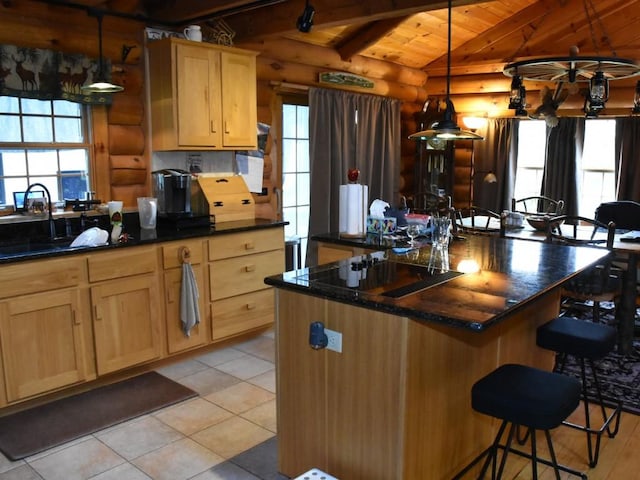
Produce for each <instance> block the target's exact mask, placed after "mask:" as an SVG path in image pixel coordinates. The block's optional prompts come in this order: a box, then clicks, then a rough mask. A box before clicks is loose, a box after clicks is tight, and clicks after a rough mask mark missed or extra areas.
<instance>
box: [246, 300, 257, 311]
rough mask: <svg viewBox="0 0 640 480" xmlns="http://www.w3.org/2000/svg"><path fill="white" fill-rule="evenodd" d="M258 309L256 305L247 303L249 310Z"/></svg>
mask: <svg viewBox="0 0 640 480" xmlns="http://www.w3.org/2000/svg"><path fill="white" fill-rule="evenodd" d="M255 308H256V304H255V303H253V302H252V303H247V310H254V309H255Z"/></svg>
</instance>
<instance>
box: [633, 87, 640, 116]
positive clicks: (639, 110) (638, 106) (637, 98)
mask: <svg viewBox="0 0 640 480" xmlns="http://www.w3.org/2000/svg"><path fill="white" fill-rule="evenodd" d="M631 114H632V115H640V80H638V83H636V93H635V95H634V96H633V108H632V109H631Z"/></svg>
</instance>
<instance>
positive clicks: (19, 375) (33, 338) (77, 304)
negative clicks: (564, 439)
mask: <svg viewBox="0 0 640 480" xmlns="http://www.w3.org/2000/svg"><path fill="white" fill-rule="evenodd" d="M85 295H86V291H85ZM86 305H87V300H85V301H84V302H82V301H81V290H79V289H74V290H58V291H52V292H43V293H39V294H37V295H25V296H21V297H16V298H14V299H12V300H8V301H6V302H3V303H2V305H1V314H0V315H1V316H0V329H1V330H0V332H1V334H0V337H1V340H2V363H3V367H4V378H5V381H6V392H7V400H8V401H9V402H13V401H16V400H22V399H25V398H28V397H30V396H33V395H37V394H40V393H43V392H47V391H51V390H55V389H57V388H61V387H65V386H67V385H72V384H74V383H78V382H81V381H83V380H84V379H85V377H86V371H87V368H86V361H87V357H88V356H89V355H88V354H87V353H85V343H84V328H87V327H88V326H87V325H84V324H83V319H84V318H86V316H87V315H86V313H87V311H86V310H87V307H86Z"/></svg>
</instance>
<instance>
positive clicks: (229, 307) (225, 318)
mask: <svg viewBox="0 0 640 480" xmlns="http://www.w3.org/2000/svg"><path fill="white" fill-rule="evenodd" d="M273 317H274V292H273V289H271V288H268V289H266V290H260V291H259V292H251V293H247V294H245V295H238V296H236V297H231V298H227V299H224V300H218V301H217V302H213V303H212V304H211V319H212V332H211V333H212V336H213V340H221V339H223V338H226V337H229V336H232V335H237V334H240V333H244V332H247V331H249V330H251V329H254V328H258V327H263V326H267V325H271V324H272V323H273Z"/></svg>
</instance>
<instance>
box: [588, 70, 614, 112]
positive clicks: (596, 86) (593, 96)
mask: <svg viewBox="0 0 640 480" xmlns="http://www.w3.org/2000/svg"><path fill="white" fill-rule="evenodd" d="M608 99H609V80H607V79H606V78H605V76H604V73H602V71H601V70H598V71H597V72H596V74H595V75H594V76H593V77H591V80H589V103H590V104H591V106H592V107H593V108H604V104H605V103H606V101H607V100H608Z"/></svg>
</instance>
